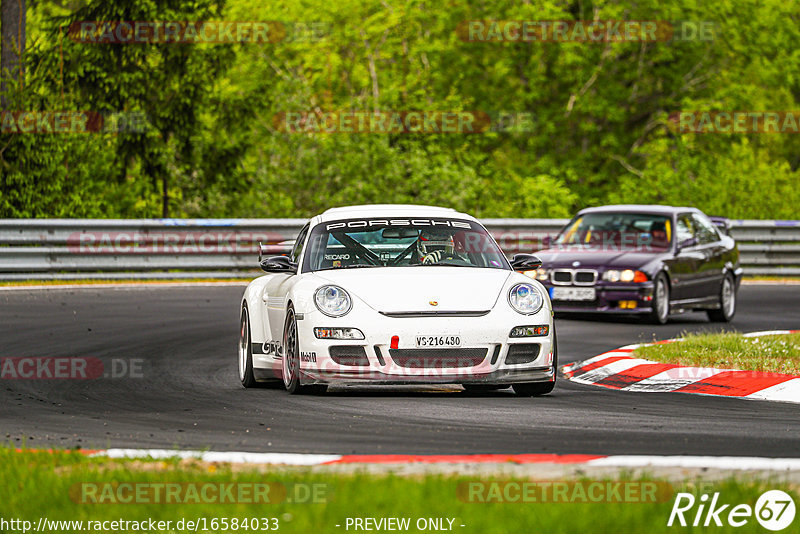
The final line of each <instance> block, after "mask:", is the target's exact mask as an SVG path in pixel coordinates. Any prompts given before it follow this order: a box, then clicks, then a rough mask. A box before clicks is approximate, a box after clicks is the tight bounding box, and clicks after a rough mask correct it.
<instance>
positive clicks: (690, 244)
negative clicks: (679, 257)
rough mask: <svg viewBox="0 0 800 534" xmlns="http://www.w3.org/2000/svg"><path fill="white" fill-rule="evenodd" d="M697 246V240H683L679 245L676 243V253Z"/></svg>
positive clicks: (692, 238)
mask: <svg viewBox="0 0 800 534" xmlns="http://www.w3.org/2000/svg"><path fill="white" fill-rule="evenodd" d="M696 244H697V238H695V237H690V238H689V239H684V240H683V241H681V242H680V243H678V252H680V251H681V250H683V249H685V248H689V247H693V246H695V245H696Z"/></svg>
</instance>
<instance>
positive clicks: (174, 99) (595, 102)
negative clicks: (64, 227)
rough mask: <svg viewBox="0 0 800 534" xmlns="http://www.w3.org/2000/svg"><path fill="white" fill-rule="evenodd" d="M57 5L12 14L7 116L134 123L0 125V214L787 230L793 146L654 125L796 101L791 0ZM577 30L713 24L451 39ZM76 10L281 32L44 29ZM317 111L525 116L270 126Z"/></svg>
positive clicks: (776, 139)
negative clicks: (100, 116)
mask: <svg viewBox="0 0 800 534" xmlns="http://www.w3.org/2000/svg"><path fill="white" fill-rule="evenodd" d="M77 5H78V6H79V7H77V8H75V9H73V10H72V11H70V10H67V9H66V8H63V7H61V4H60V3H55V2H37V3H36V4H35V5H34V6H33V7H31V8H30V9H29V20H30V21H31V23H30V24H29V33H30V35H29V37H31V36H33V39H32V42H34V43H35V44H34V45H33V46H31V47H30V50H29V53H28V58H27V61H28V65H29V68H28V76H29V78H30V80H29V81H28V86H27V87H26V88H25V89H24V90H23V91H21V92H20V94H21V95H22V96H21V98H23V99H27V100H24V102H25V105H26V106H28V107H29V108H30V107H31V106H39V107H34V108H33V109H92V110H99V111H105V110H114V111H140V112H144V113H145V114H146V115H147V117H148V119H149V129H148V130H147V131H146V132H142V133H132V132H123V133H120V134H118V135H109V134H102V135H97V134H94V135H84V136H63V137H58V138H56V137H55V136H51V137H49V138H48V137H47V136H43V135H36V136H34V135H27V136H25V135H16V136H9V135H0V143H2V144H0V147H2V146H6V149H5V150H3V151H2V153H1V154H0V172H1V173H2V176H0V216H101V217H102V216H130V217H140V216H159V215H160V214H161V213H162V212H163V206H162V204H163V198H162V197H163V186H164V184H165V183H166V185H167V192H168V197H169V198H168V200H169V207H170V211H169V213H170V215H173V216H199V217H235V216H242V217H295V216H308V215H312V214H314V213H317V212H319V211H320V210H323V209H325V208H327V207H330V206H333V205H344V204H357V203H365V202H381V203H386V202H388V203H392V202H413V203H426V204H440V205H447V206H452V207H455V208H458V209H462V210H465V211H468V212H471V213H473V214H475V215H477V216H482V217H566V216H569V215H570V214H571V213H572V212H573V211H574V210H575V209H578V208H581V207H585V206H589V205H596V204H602V203H609V202H643V203H649V202H654V203H655V202H658V203H671V204H682V205H693V206H697V207H699V208H701V209H703V210H705V211H706V212H708V213H713V214H719V215H727V216H730V217H737V218H800V209H798V206H800V192H798V188H797V187H796V185H797V184H798V183H800V174H799V171H798V167H800V136H798V135H790V134H727V135H722V134H680V133H678V132H676V131H675V130H674V128H671V127H670V126H669V124H670V123H669V121H668V119H667V117H668V115H669V114H670V113H671V112H674V111H679V110H797V109H800V106H798V99H800V77H799V76H798V75H797V73H798V69H797V66H798V64H800V46H798V45H800V24H798V22H799V21H800V20H799V19H800V16H798V13H797V11H796V8H795V7H794V6H793V5H791V3H787V2H782V1H779V0H765V1H760V0H737V1H733V0H723V1H721V2H716V3H713V4H712V5H707V3H702V2H697V1H696V0H672V1H670V2H661V1H657V0H645V1H642V2H637V3H635V4H630V3H628V2H622V1H621V0H613V1H611V2H593V1H586V2H568V3H565V2H557V1H555V0H536V1H534V2H531V3H520V2H516V1H513V0H497V1H493V2H470V1H468V0H451V1H449V2H447V3H446V4H440V3H436V2H430V1H428V0H411V1H394V0H392V1H386V2H377V1H373V0H341V1H337V2H321V1H319V0H307V1H306V2H295V1H290V0H278V1H274V2H265V3H254V2H250V1H248V0H228V1H227V3H225V4H224V5H223V4H222V3H218V2H213V1H211V0H188V1H178V0H169V1H166V0H165V1H155V0H150V1H145V2H139V1H135V0H118V1H115V2H113V3H111V2H104V1H102V0H93V1H90V2H88V3H79V4H77ZM595 18H597V19H601V20H621V19H627V20H664V21H712V22H714V23H715V24H716V26H715V28H716V30H715V36H714V39H713V40H711V41H705V40H685V41H672V42H651V43H638V42H623V43H553V42H547V43H498V42H468V41H464V40H462V39H461V38H460V37H459V34H458V33H457V32H456V29H457V28H458V27H459V24H460V23H462V22H464V21H468V20H484V19H494V20H578V19H582V20H591V19H595ZM80 20H227V21H255V20H261V21H263V20H273V21H282V22H283V23H284V24H285V26H286V28H287V30H288V33H287V36H286V39H284V40H282V41H279V42H275V43H239V44H233V45H231V44H180V45H177V44H150V45H144V44H134V45H108V44H92V43H77V42H74V41H72V40H70V39H66V38H64V37H63V28H64V27H65V26H67V25H68V24H69V23H70V22H72V21H80ZM34 65H38V66H39V67H38V68H32V67H33V66H34ZM62 69H63V76H62V75H61V72H62ZM62 88H63V95H65V96H62ZM34 96H35V97H36V98H34ZM21 109H22V108H21ZM337 110H353V111H361V112H370V111H374V110H381V111H392V110H396V111H403V110H429V111H435V110H439V111H459V110H469V111H483V112H487V113H490V114H496V113H497V112H515V113H522V114H526V116H528V117H530V118H531V120H530V122H529V126H530V127H528V128H521V129H516V130H514V131H499V132H498V131H492V132H487V133H480V134H469V135H460V134H386V133H333V134H319V133H290V132H286V131H283V130H281V129H280V128H277V127H276V126H277V123H276V116H277V115H278V114H279V113H282V112H291V111H295V112H296V111H301V112H302V111H305V112H309V111H337ZM12 137H13V139H10V138H12ZM67 161H69V163H66V162H67ZM67 169H69V170H67Z"/></svg>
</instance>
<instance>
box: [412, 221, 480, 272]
mask: <svg viewBox="0 0 800 534" xmlns="http://www.w3.org/2000/svg"><path fill="white" fill-rule="evenodd" d="M417 257H419V259H420V263H422V264H423V265H432V264H434V263H439V262H441V261H445V262H449V261H453V260H455V261H456V262H459V263H464V262H467V260H466V259H465V258H464V257H463V256H461V255H460V254H459V253H458V252H456V245H455V242H454V240H453V235H452V234H451V233H449V232H447V231H439V232H437V231H436V230H435V229H433V228H431V229H426V230H423V231H422V232H420V234H419V237H418V238H417ZM467 263H468V262H467Z"/></svg>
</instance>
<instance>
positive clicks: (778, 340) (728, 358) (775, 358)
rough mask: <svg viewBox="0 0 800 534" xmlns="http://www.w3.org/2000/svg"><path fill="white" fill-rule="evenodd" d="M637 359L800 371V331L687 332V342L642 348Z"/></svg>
mask: <svg viewBox="0 0 800 534" xmlns="http://www.w3.org/2000/svg"><path fill="white" fill-rule="evenodd" d="M633 354H634V356H636V357H637V358H645V359H647V360H653V361H657V362H663V363H671V364H678V365H687V366H693V367H718V368H725V369H741V370H744V371H767V372H775V373H786V374H800V333H797V334H785V335H774V336H761V337H750V338H747V337H742V336H741V335H740V334H734V333H723V334H691V333H690V334H686V335H684V341H681V342H678V343H666V344H660V345H651V346H648V347H639V348H638V349H636V350H635V351H634V353H633Z"/></svg>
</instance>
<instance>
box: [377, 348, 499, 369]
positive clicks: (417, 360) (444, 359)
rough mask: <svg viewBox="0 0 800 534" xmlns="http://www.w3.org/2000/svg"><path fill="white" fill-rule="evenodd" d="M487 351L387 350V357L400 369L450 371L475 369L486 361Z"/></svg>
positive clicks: (476, 349) (474, 349) (472, 349)
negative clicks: (463, 368)
mask: <svg viewBox="0 0 800 534" xmlns="http://www.w3.org/2000/svg"><path fill="white" fill-rule="evenodd" d="M488 352H489V350H488V349H480V348H471V349H435V350H433V349H389V355H390V356H391V357H392V360H394V363H396V364H397V365H399V366H400V367H410V368H423V369H450V368H453V367H475V366H476V365H479V364H480V363H481V362H482V361H483V360H485V359H486V354H487V353H488Z"/></svg>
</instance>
